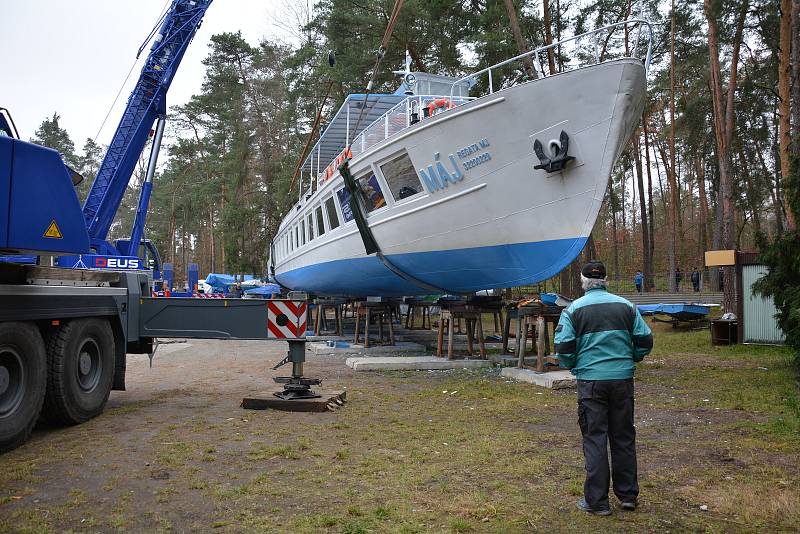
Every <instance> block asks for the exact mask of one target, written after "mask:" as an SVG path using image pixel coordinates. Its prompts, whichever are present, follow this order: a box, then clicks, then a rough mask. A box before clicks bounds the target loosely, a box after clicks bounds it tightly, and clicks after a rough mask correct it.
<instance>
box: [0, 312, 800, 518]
mask: <svg viewBox="0 0 800 534" xmlns="http://www.w3.org/2000/svg"><path fill="white" fill-rule="evenodd" d="M645 362H647V363H643V364H641V365H639V367H638V370H637V399H636V418H637V425H638V427H637V437H638V439H639V462H640V463H639V467H640V469H639V472H640V486H641V488H642V495H641V500H642V511H641V513H635V514H622V513H617V514H615V516H614V517H611V518H595V517H591V516H587V515H586V514H581V513H580V512H579V511H577V510H575V507H574V502H575V500H576V499H577V498H578V496H580V495H582V484H583V457H582V453H581V448H580V435H579V430H578V425H577V416H576V399H575V391H574V390H566V391H565V390H561V391H550V390H544V389H540V388H536V387H534V386H531V385H529V384H521V383H516V382H509V381H507V380H505V379H503V378H501V377H500V376H499V373H498V372H497V370H494V369H488V370H470V371H461V370H457V371H446V372H431V373H429V372H392V373H358V374H353V373H349V374H347V375H343V378H342V379H341V381H342V382H346V385H347V391H348V400H349V402H348V403H347V404H346V405H345V406H344V407H343V408H342V409H340V410H338V411H336V412H335V413H326V414H294V413H283V412H271V411H265V412H263V413H262V412H258V413H248V415H247V417H246V418H247V419H248V421H247V422H246V423H245V422H244V421H243V418H242V417H240V414H239V413H238V412H236V409H235V407H233V408H232V407H231V406H229V404H231V403H230V399H228V398H223V397H222V396H221V395H220V394H219V393H214V394H213V395H212V394H207V395H206V396H205V397H202V398H201V396H202V395H204V393H203V392H202V391H198V392H197V393H196V396H197V402H198V403H199V404H201V405H202V406H203V407H196V406H193V407H192V415H191V416H190V417H181V413H184V414H185V413H186V412H178V411H176V412H175V413H172V412H167V413H168V415H167V416H165V417H163V418H161V419H159V418H158V417H156V416H153V418H152V419H151V420H150V421H149V422H148V423H147V426H146V427H144V428H141V429H133V430H130V431H127V432H120V433H119V434H118V435H117V436H116V438H115V439H117V440H119V441H120V442H123V441H124V442H126V443H129V444H130V447H129V448H128V449H126V450H125V454H124V455H119V451H118V450H114V451H113V454H114V455H115V456H114V457H111V456H107V457H104V458H102V459H99V460H98V459H97V458H95V457H88V456H82V454H81V453H82V452H84V451H85V450H86V449H85V444H86V443H98V442H101V441H102V439H103V437H104V436H107V432H108V428H107V427H104V426H103V425H100V424H94V425H85V426H82V427H76V428H75V429H66V430H64V431H63V432H64V434H61V433H58V432H56V433H53V434H52V435H49V436H46V438H45V439H34V440H32V441H31V443H29V444H28V445H26V446H25V447H23V448H21V449H20V450H19V451H14V452H12V453H9V454H7V455H5V456H2V457H0V506H1V507H2V508H0V510H2V513H0V531H22V532H25V531H32V532H33V531H41V532H45V531H48V529H49V530H56V531H67V530H69V529H74V530H84V529H86V530H92V531H102V532H106V531H121V530H125V531H141V532H156V531H170V530H172V529H174V530H180V531H183V530H187V531H205V530H211V529H214V530H216V531H218V532H240V531H253V532H267V533H271V532H276V533H278V532H281V533H282V532H292V533H297V534H312V533H313V534H317V533H321V534H340V533H361V532H364V533H367V532H368V533H376V532H387V533H429V532H430V533H454V532H466V533H468V532H531V531H534V530H538V531H554V532H562V531H566V532H592V531H598V530H600V531H602V530H606V531H610V532H613V531H628V532H660V531H672V532H694V531H711V532H731V531H734V532H735V531H748V530H749V531H765V532H774V531H791V530H793V529H795V528H796V525H797V524H798V523H800V515H799V514H800V512H798V511H799V510H800V504H798V495H800V491H798V488H800V439H799V438H798V435H800V408H799V407H798V393H797V388H796V384H795V381H794V374H793V369H792V367H791V360H790V355H789V352H788V351H787V350H785V349H782V348H774V347H750V346H748V347H739V346H734V347H712V346H711V345H710V339H709V335H708V332H707V331H704V332H681V331H673V330H672V329H671V328H669V327H666V328H664V327H662V325H657V326H656V328H655V350H654V353H653V355H651V356H649V357H648V358H647V359H646V360H645ZM331 369H332V368H331ZM332 373H333V372H332ZM237 394H238V393H237ZM214 395H216V396H214ZM205 406H209V407H210V408H205ZM179 409H180V408H179V407H177V408H176V410H179ZM105 417H106V416H104V418H100V419H98V421H100V420H105V421H107V422H108V421H110V422H112V423H113V422H114V419H113V416H112V417H111V418H107V419H106V418H105ZM229 417H230V419H228V418H229ZM62 436H64V437H62ZM49 447H52V451H54V452H51V449H50V448H49ZM109 454H111V453H109ZM150 463H152V464H153V466H154V467H152V468H143V467H142V466H145V465H147V464H150ZM151 471H152V472H160V471H168V473H169V479H168V481H167V482H164V481H162V480H159V479H153V478H151V476H150V475H151ZM69 473H72V477H71V478H70V477H69V476H68V474H69ZM120 473H130V474H131V476H130V477H128V476H122V475H121V474H120ZM56 480H60V481H63V480H70V481H71V482H70V485H68V484H57V483H55V482H54V481H56ZM72 481H74V484H72ZM165 484H168V485H167V486H165ZM66 486H69V487H66ZM296 487H300V488H302V492H300V493H298V491H296V490H294V489H292V488H296ZM70 489H72V490H74V491H72V492H70V491H69V490H70ZM40 495H47V502H46V503H45V502H44V501H42V502H41V503H35V502H33V501H34V498H33V496H37V497H36V498H39V497H38V496H40ZM12 496H24V498H23V499H19V500H12ZM376 499H379V500H376ZM611 500H612V504H613V503H615V501H614V498H613V496H612V499H611ZM701 505H706V506H708V511H707V512H704V511H701V510H700V508H699V507H700V506H701ZM147 511H151V513H147ZM187 518H189V519H187ZM81 520H85V522H83V523H81Z"/></svg>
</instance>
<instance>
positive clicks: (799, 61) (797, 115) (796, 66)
mask: <svg viewBox="0 0 800 534" xmlns="http://www.w3.org/2000/svg"><path fill="white" fill-rule="evenodd" d="M791 33H792V36H793V37H792V80H793V81H792V84H791V85H792V102H791V108H792V139H793V142H794V143H795V145H794V154H795V155H797V153H798V152H800V146H798V145H800V0H794V1H793V2H792V28H791ZM798 166H800V162H798ZM795 172H800V169H798V168H795ZM796 215H797V214H795V216H796Z"/></svg>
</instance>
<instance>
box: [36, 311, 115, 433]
mask: <svg viewBox="0 0 800 534" xmlns="http://www.w3.org/2000/svg"><path fill="white" fill-rule="evenodd" d="M113 379H114V334H113V332H112V331H111V325H110V324H109V323H108V321H107V320H106V319H100V318H87V319H75V320H72V321H67V322H65V323H63V324H62V325H61V326H60V327H59V328H58V330H56V331H55V332H53V333H52V335H51V336H50V337H49V339H48V344H47V394H46V395H45V400H44V416H45V418H46V419H47V421H48V422H50V423H55V424H67V425H75V424H79V423H83V422H84V421H88V420H89V419H91V418H92V417H95V416H96V415H99V414H100V413H101V412H102V411H103V408H105V405H106V401H107V400H108V395H109V393H110V392H111V383H112V381H113Z"/></svg>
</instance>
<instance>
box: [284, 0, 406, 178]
mask: <svg viewBox="0 0 800 534" xmlns="http://www.w3.org/2000/svg"><path fill="white" fill-rule="evenodd" d="M402 7H403V0H395V3H394V6H393V7H392V12H391V13H390V14H389V22H388V23H387V25H386V31H385V32H384V33H383V39H382V40H381V46H380V48H378V50H377V51H376V53H375V65H374V66H373V67H372V73H371V74H370V77H369V82H367V93H366V94H365V95H364V104H363V105H362V106H361V112H360V113H359V114H358V120H357V121H356V125H355V128H353V131H356V132H357V131H358V127H359V126H360V125H361V120H362V119H363V117H364V111H365V110H366V108H367V103H368V100H369V94H370V91H371V90H372V86H373V84H374V81H375V77H376V76H377V74H378V68H379V67H380V64H381V61H382V60H383V56H384V55H386V50H387V48H388V47H389V40H390V39H391V38H392V33H394V26H395V24H396V23H397V18H398V17H399V16H400V9H401V8H402ZM332 86H333V80H329V82H328V90H327V91H326V93H325V98H324V99H323V100H322V105H320V107H319V111H318V112H317V117H316V118H315V119H314V125H313V126H312V127H311V132H310V133H309V134H308V139H307V140H306V145H305V147H303V151H302V152H301V154H300V158H299V159H298V160H297V165H296V166H295V169H294V173H292V181H291V183H290V184H289V193H291V192H292V191H294V185H295V180H297V174H298V172H300V167H301V166H302V164H303V160H304V159H305V157H306V155H307V154H308V149H309V145H310V144H311V139H313V138H314V134H315V133H316V131H317V128H318V127H319V122H320V119H321V118H322V112H323V109H324V108H325V104H326V103H327V101H328V96H329V95H330V92H331V87H332ZM352 145H353V142H352V140H351V142H350V144H348V145H347V149H350V148H351V147H352ZM346 153H347V151H346V150H345V154H346Z"/></svg>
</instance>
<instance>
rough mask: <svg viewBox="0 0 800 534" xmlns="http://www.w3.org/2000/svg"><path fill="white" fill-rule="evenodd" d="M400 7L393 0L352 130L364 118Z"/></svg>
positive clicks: (351, 143) (397, 2)
mask: <svg viewBox="0 0 800 534" xmlns="http://www.w3.org/2000/svg"><path fill="white" fill-rule="evenodd" d="M402 7H403V0H395V2H394V7H393V8H392V13H391V14H390V15H389V22H388V23H387V25H386V31H385V32H384V34H383V40H382V41H381V46H380V48H378V50H377V51H376V52H375V65H374V66H373V67H372V73H371V74H370V77H369V82H367V92H366V94H365V95H364V103H363V104H362V105H361V112H360V113H359V114H358V120H356V126H355V128H353V131H354V132H357V131H358V127H359V126H360V125H361V120H362V119H363V118H364V111H365V110H366V109H367V104H368V103H369V95H370V92H371V91H372V86H373V84H374V83H375V77H376V76H377V75H378V68H379V67H380V65H381V61H383V56H385V55H386V50H387V49H388V48H389V39H391V38H392V33H394V25H395V24H396V23H397V18H398V17H399V16H400V9H401V8H402ZM354 138H355V136H353V138H351V140H350V144H348V145H347V150H349V149H350V148H351V147H352V146H353V141H354V140H355V139H354ZM347 150H345V154H347Z"/></svg>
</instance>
